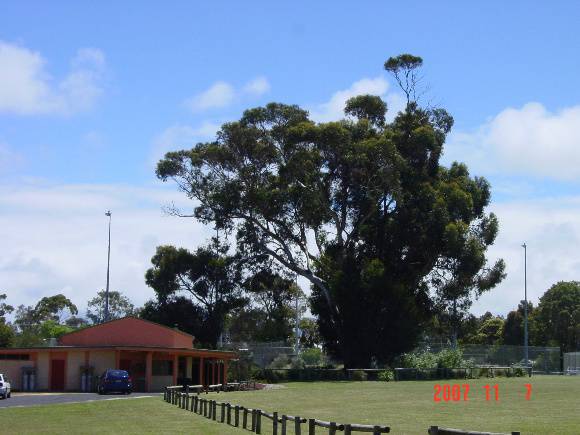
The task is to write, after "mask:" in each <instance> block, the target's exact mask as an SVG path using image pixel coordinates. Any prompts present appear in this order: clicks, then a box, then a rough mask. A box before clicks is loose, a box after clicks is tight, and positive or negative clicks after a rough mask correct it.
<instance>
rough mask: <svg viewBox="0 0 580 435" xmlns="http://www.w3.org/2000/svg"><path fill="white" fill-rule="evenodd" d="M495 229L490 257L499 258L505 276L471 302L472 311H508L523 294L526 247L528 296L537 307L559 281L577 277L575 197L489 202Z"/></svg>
mask: <svg viewBox="0 0 580 435" xmlns="http://www.w3.org/2000/svg"><path fill="white" fill-rule="evenodd" d="M490 210H491V211H493V212H494V213H496V214H497V216H498V219H499V223H500V231H499V235H498V238H497V241H496V243H495V245H494V246H493V247H491V248H490V250H489V254H490V259H497V258H503V259H504V260H505V261H506V265H507V274H508V275H507V278H506V279H505V280H504V282H502V283H501V284H499V285H498V287H497V288H495V289H493V290H491V291H490V292H489V293H486V294H485V295H484V296H483V297H482V298H481V299H480V300H479V301H478V302H476V303H475V304H474V311H475V312H476V313H478V314H482V313H484V312H485V311H491V312H492V313H497V314H504V315H505V314H507V312H508V311H510V310H513V309H515V307H516V306H517V304H518V302H519V301H520V300H522V299H523V298H524V250H523V248H522V247H521V245H522V243H524V242H526V244H527V246H528V249H527V251H528V261H527V262H528V268H527V275H528V299H529V300H531V301H532V302H533V303H534V305H537V303H538V299H539V298H540V297H541V296H542V295H543V294H544V292H545V291H546V290H547V289H548V288H549V287H550V286H551V285H552V284H555V283H556V282H558V281H570V280H578V279H579V277H580V260H579V259H578V255H577V246H578V244H580V196H574V197H554V198H547V199H532V200H527V201H510V202H502V203H496V204H492V206H491V207H490Z"/></svg>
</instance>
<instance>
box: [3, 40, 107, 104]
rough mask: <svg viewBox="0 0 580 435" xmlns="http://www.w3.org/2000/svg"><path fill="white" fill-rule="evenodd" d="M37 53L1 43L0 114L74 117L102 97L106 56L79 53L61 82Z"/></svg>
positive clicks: (96, 52) (95, 52)
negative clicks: (53, 76) (55, 114)
mask: <svg viewBox="0 0 580 435" xmlns="http://www.w3.org/2000/svg"><path fill="white" fill-rule="evenodd" d="M45 66H46V61H45V60H44V58H43V57H42V56H41V55H40V54H39V53H38V52H35V51H31V50H29V49H27V48H25V47H21V46H18V45H14V44H10V43H6V42H3V41H0V112H8V113H15V114H19V115H33V114H53V113H57V114H72V113H75V112H79V111H83V110H88V109H90V108H92V107H93V105H94V103H95V102H96V100H97V99H98V98H99V97H100V96H101V94H102V93H103V89H102V79H103V73H104V69H105V57H104V54H103V53H102V52H101V51H100V50H97V49H94V48H84V49H80V50H79V51H78V52H77V54H76V56H75V57H74V58H73V59H72V61H71V67H70V71H69V73H68V74H67V75H66V76H65V77H64V78H62V79H61V80H59V81H55V80H53V79H52V78H51V77H50V75H49V74H48V72H47V71H46V68H45Z"/></svg>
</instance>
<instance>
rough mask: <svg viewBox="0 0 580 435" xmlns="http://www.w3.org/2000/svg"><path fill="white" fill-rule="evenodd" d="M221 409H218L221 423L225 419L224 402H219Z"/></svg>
mask: <svg viewBox="0 0 580 435" xmlns="http://www.w3.org/2000/svg"><path fill="white" fill-rule="evenodd" d="M220 406H221V408H222V409H221V411H220V423H223V422H224V421H226V404H225V403H223V402H222V403H221V404H220Z"/></svg>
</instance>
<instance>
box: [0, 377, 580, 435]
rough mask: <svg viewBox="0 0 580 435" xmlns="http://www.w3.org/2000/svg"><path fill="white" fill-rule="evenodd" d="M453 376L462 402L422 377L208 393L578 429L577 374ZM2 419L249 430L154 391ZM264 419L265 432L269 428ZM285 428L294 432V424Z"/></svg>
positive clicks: (48, 429)
mask: <svg viewBox="0 0 580 435" xmlns="http://www.w3.org/2000/svg"><path fill="white" fill-rule="evenodd" d="M458 382H459V383H469V384H470V386H471V388H470V391H469V401H467V402H464V401H463V397H462V398H461V399H462V400H461V401H460V402H444V401H443V400H442V401H441V402H440V403H435V402H434V401H433V392H434V388H433V386H434V385H435V384H436V382H426V381H419V382H389V383H382V382H317V383H306V382H304V383H289V384H285V385H284V387H285V388H282V389H276V390H266V391H255V392H230V393H219V394H210V395H207V396H206V397H207V398H214V399H216V400H220V401H229V402H230V403H232V404H239V405H244V406H247V407H255V408H260V409H263V410H265V411H268V412H272V411H278V412H279V413H280V414H282V413H285V414H289V415H300V416H302V417H305V418H310V417H316V418H318V419H322V420H330V421H336V422H339V423H365V424H384V425H388V426H390V427H391V433H396V434H426V433H427V428H428V427H429V426H431V425H438V426H446V427H454V428H460V429H471V430H479V431H495V432H510V431H515V430H519V431H521V432H522V434H580V405H579V402H578V397H579V394H580V377H567V376H537V377H533V378H531V379H530V378H509V379H506V378H495V379H478V380H468V381H458ZM439 383H441V384H443V383H444V381H441V382H439ZM451 383H452V382H451ZM526 383H531V384H532V395H531V399H530V400H529V401H526V400H525V396H526V387H525V384H526ZM486 384H489V385H495V384H498V385H499V396H500V400H499V402H496V401H495V399H494V393H493V390H492V391H491V398H490V399H491V400H490V401H486V400H485V396H486V395H485V390H484V388H483V386H484V385H486ZM0 419H1V421H2V426H3V427H4V428H6V429H8V430H9V431H10V432H11V433H59V434H61V433H71V434H73V433H74V434H76V433H127V434H131V433H190V434H209V435H211V434H226V435H227V434H240V435H243V434H244V433H248V432H244V431H243V430H242V429H237V428H233V427H229V426H227V425H225V424H220V423H217V422H213V421H208V420H206V419H205V418H204V417H201V416H199V415H196V414H193V413H191V412H188V411H184V410H182V409H179V408H177V407H176V406H172V405H169V404H167V403H165V402H163V401H162V399H160V398H143V399H134V400H113V401H103V402H91V403H81V404H63V405H46V406H36V407H30V408H5V409H0ZM267 421H268V420H265V422H267ZM265 422H264V424H263V428H264V430H263V433H265V434H269V433H271V432H270V430H269V425H267V424H265ZM319 431H320V433H321V434H323V433H325V431H323V430H322V429H319ZM303 433H305V429H303ZM288 434H289V435H290V434H293V431H292V429H290V430H289V431H288Z"/></svg>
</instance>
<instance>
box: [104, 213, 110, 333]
mask: <svg viewBox="0 0 580 435" xmlns="http://www.w3.org/2000/svg"><path fill="white" fill-rule="evenodd" d="M105 216H108V217H109V248H108V250H107V288H106V290H105V313H104V316H103V320H104V321H105V322H106V321H108V320H109V266H110V264H111V210H107V212H105Z"/></svg>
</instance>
